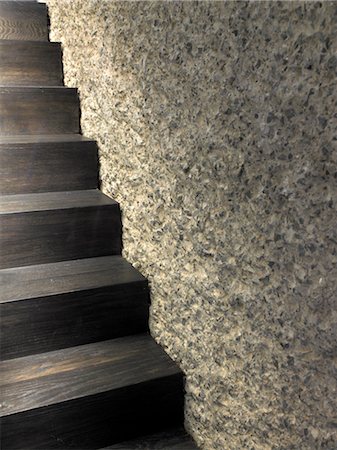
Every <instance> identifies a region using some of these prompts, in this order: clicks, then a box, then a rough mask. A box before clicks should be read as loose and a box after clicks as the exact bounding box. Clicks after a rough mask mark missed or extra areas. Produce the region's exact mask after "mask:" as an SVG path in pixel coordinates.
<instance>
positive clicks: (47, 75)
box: [0, 6, 63, 86]
mask: <svg viewBox="0 0 337 450" xmlns="http://www.w3.org/2000/svg"><path fill="white" fill-rule="evenodd" d="M0 7H1V6H0ZM0 84H1V85H2V86H62V84H63V68H62V52H61V45H60V44H59V43H56V42H35V41H10V40H2V41H1V40H0Z"/></svg>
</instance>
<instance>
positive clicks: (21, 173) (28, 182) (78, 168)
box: [0, 139, 99, 195]
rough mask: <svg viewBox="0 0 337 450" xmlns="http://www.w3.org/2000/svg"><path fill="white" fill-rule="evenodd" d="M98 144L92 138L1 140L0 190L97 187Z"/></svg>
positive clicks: (26, 190) (19, 191)
mask: <svg viewBox="0 0 337 450" xmlns="http://www.w3.org/2000/svg"><path fill="white" fill-rule="evenodd" d="M98 183H99V181H98V156H97V145H96V143H95V142H93V141H89V140H80V139H79V140H77V141H76V140H69V141H65V140H61V141H52V142H23V143H20V142H9V143H2V142H1V140H0V193H1V194H2V195H8V194H24V193H36V192H51V191H71V190H85V189H95V188H97V187H98Z"/></svg>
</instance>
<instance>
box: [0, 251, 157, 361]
mask: <svg viewBox="0 0 337 450" xmlns="http://www.w3.org/2000/svg"><path fill="white" fill-rule="evenodd" d="M0 283H1V286H2V287H3V289H2V293H1V298H0V301H1V303H0V317H1V332H0V343H1V344H0V356H1V360H4V359H9V358H17V357H21V356H25V355H30V354H36V353H42V352H46V351H51V350H55V349H60V348H65V347H72V346H76V345H81V344H87V343H91V342H96V341H102V340H107V339H112V338H116V337H120V336H124V335H131V334H136V333H143V332H145V331H146V330H147V329H148V314H149V291H148V285H147V281H146V280H145V278H144V277H143V276H142V275H141V274H139V272H138V271H137V270H135V269H134V268H133V267H132V266H131V265H130V264H129V263H128V262H127V261H125V260H124V259H123V258H122V257H120V256H111V257H103V258H90V259H86V260H76V261H66V262H61V263H54V264H46V265H40V266H33V267H27V268H25V267H20V268H15V269H5V270H0ZM25 297H26V298H25Z"/></svg>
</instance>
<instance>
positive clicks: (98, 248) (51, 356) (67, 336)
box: [0, 1, 196, 450]
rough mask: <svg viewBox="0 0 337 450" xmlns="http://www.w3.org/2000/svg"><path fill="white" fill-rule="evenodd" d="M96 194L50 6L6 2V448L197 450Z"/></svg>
mask: <svg viewBox="0 0 337 450" xmlns="http://www.w3.org/2000/svg"><path fill="white" fill-rule="evenodd" d="M98 187H99V182H98V158H97V145H96V143H95V142H94V141H92V140H89V139H85V138H84V137H82V136H81V134H80V108H79V99H78V94H77V90H76V89H69V88H66V87H64V86H63V69H62V52H61V46H60V44H58V43H51V42H49V41H48V15H47V8H46V5H45V4H41V3H37V2H33V1H21V2H17V1H0V192H1V201H0V283H1V296H0V318H1V323H0V338H1V341H0V345H1V346H0V356H1V362H0V416H1V428H0V447H1V449H2V450H14V449H16V450H26V449H27V450H28V449H30V450H49V449H78V450H80V449H83V450H84V449H98V448H101V447H106V446H109V445H110V447H109V448H110V449H118V448H119V449H127V448H129V449H133V448H139V449H142V448H143V449H170V448H172V449H195V448H196V447H195V446H194V444H193V442H192V441H191V440H190V438H189V437H188V435H187V434H186V433H185V432H184V431H183V428H182V424H183V403H184V400H183V399H184V397H183V394H184V391H183V374H182V372H181V371H180V369H179V368H178V367H177V366H176V364H175V363H174V362H173V361H171V359H170V358H169V357H168V356H167V355H166V353H165V352H164V351H163V350H162V348H161V347H160V346H159V345H158V344H156V343H155V341H154V340H153V339H152V338H151V336H150V335H149V331H148V315H149V287H148V283H147V280H146V279H145V278H144V277H143V276H142V275H141V274H140V273H139V272H138V271H137V270H136V269H134V268H133V267H132V266H131V264H129V263H128V262H127V261H126V260H125V259H123V257H122V256H121V250H122V241H121V233H122V227H121V212H120V208H119V205H118V204H117V203H116V202H115V201H114V200H112V199H110V198H109V197H107V196H105V195H103V194H102V193H101V192H100V191H99V190H98ZM153 433H155V434H153Z"/></svg>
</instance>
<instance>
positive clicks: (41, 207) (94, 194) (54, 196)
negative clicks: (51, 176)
mask: <svg viewBox="0 0 337 450" xmlns="http://www.w3.org/2000/svg"><path fill="white" fill-rule="evenodd" d="M107 205H117V202H115V200H112V199H111V198H109V197H108V196H107V195H105V194H103V193H102V192H101V191H99V190H98V189H89V190H81V191H66V192H43V193H37V194H14V195H3V196H1V197H0V214H11V213H26V212H36V211H50V210H55V209H58V210H64V209H69V208H86V207H91V206H94V207H98V206H107Z"/></svg>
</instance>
